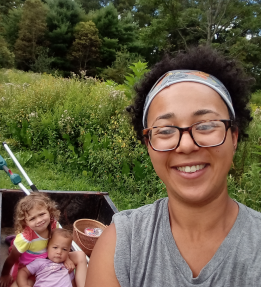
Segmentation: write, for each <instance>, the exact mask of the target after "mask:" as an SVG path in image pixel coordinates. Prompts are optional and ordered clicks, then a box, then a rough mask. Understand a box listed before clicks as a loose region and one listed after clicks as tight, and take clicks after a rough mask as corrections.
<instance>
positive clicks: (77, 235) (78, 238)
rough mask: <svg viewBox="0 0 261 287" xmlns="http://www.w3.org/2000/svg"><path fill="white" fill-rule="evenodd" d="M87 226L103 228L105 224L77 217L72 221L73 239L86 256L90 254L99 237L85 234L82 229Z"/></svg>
mask: <svg viewBox="0 0 261 287" xmlns="http://www.w3.org/2000/svg"><path fill="white" fill-rule="evenodd" d="M87 227H89V228H101V229H102V230H104V229H105V228H106V226H105V225H104V224H102V223H101V222H99V221H96V220H92V219H79V220H76V221H75V222H74V224H73V240H74V242H75V243H76V244H77V245H78V246H79V247H80V248H81V249H82V251H83V252H84V253H85V254H86V255H87V256H90V255H91V253H92V250H93V248H94V245H95V243H96V241H97V240H98V238H99V237H91V236H88V235H86V234H85V233H84V229H85V228H87Z"/></svg>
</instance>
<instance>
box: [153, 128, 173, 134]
mask: <svg viewBox="0 0 261 287" xmlns="http://www.w3.org/2000/svg"><path fill="white" fill-rule="evenodd" d="M175 132H176V129H171V128H162V129H158V130H157V131H156V132H155V134H156V135H157V134H158V135H172V134H174V133H175Z"/></svg>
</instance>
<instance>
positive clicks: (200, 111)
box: [193, 109, 220, 116]
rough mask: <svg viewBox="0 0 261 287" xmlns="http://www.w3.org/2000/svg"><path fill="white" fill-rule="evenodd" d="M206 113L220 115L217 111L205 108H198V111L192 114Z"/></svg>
mask: <svg viewBox="0 0 261 287" xmlns="http://www.w3.org/2000/svg"><path fill="white" fill-rule="evenodd" d="M206 114H215V115H217V116H220V114H219V113H217V112H214V111H212V110H207V109H203V110H198V111H196V112H195V113H194V114H193V116H203V115H206Z"/></svg>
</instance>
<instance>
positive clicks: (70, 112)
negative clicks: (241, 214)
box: [0, 63, 261, 211]
mask: <svg viewBox="0 0 261 287" xmlns="http://www.w3.org/2000/svg"><path fill="white" fill-rule="evenodd" d="M141 70H143V71H145V70H146V66H145V65H144V64H143V66H142V63H140V64H137V65H136V68H135V66H133V69H132V71H133V73H132V74H130V75H129V78H126V81H125V84H123V85H117V84H116V83H114V82H112V81H107V82H102V81H100V80H97V79H96V78H91V77H86V76H85V73H84V72H82V73H81V75H80V76H76V75H74V74H73V75H72V76H71V78H61V77H58V76H51V75H47V74H35V73H30V72H27V73H26V72H21V71H16V70H6V69H2V70H0V92H1V96H0V141H1V142H3V141H6V142H7V143H8V144H9V145H10V147H11V148H12V150H13V151H14V152H15V154H16V156H17V157H18V159H19V161H20V162H21V164H22V165H23V166H24V168H25V169H26V171H27V172H28V174H29V176H30V177H31V179H32V181H33V182H34V183H35V184H36V186H37V187H38V188H39V189H49V190H89V191H91V190H92V191H106V192H109V194H110V197H111V198H112V200H113V201H114V203H115V204H116V206H117V207H118V209H119V210H122V209H128V208H136V207H139V206H141V205H144V204H147V203H151V202H153V201H155V200H156V199H158V198H161V197H164V196H166V189H165V186H164V184H163V183H162V181H161V180H160V179H159V178H158V177H157V175H156V174H155V172H154V170H153V167H152V164H151V162H150V159H149V156H148V154H147V151H146V148H145V147H144V146H143V145H142V144H141V142H139V141H137V140H136V138H135V133H134V131H133V129H132V127H131V125H130V124H129V116H128V113H127V112H126V107H127V106H128V105H130V103H131V94H132V90H131V86H132V84H133V83H134V82H135V81H136V80H137V78H138V77H136V76H137V75H139V77H140V75H141V74H142V72H141ZM139 73H140V74H139ZM128 81H129V82H128ZM132 82H133V83H132ZM128 84H129V85H128ZM260 96H261V95H260V92H256V93H255V94H253V97H252V103H251V105H250V108H251V109H252V111H253V118H254V119H253V121H252V123H251V125H250V127H249V139H248V141H246V142H243V143H240V144H239V147H238V151H237V153H236V156H235V159H234V165H233V166H232V168H231V171H230V174H229V176H228V188H229V193H230V195H231V196H232V197H233V198H235V199H236V200H238V201H240V202H242V203H244V204H246V205H248V206H250V207H252V208H254V209H256V210H259V211H261V179H260V171H261V167H260V163H261V137H260V135H261V109H260V108H259V106H260V104H261V103H260V102H259V100H260ZM0 154H1V155H2V156H3V157H4V158H5V159H7V163H8V165H9V166H10V168H12V169H14V171H16V169H15V167H14V165H13V163H12V161H11V160H10V159H8V156H7V154H6V153H5V151H4V149H3V148H0ZM24 183H25V182H24ZM0 187H1V188H11V187H12V188H13V186H12V184H11V183H10V182H9V179H8V177H6V175H5V174H4V173H3V172H2V173H1V174H0Z"/></svg>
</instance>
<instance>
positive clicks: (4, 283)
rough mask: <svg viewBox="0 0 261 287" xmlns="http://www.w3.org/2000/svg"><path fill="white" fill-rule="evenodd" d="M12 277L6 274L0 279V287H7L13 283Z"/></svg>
mask: <svg viewBox="0 0 261 287" xmlns="http://www.w3.org/2000/svg"><path fill="white" fill-rule="evenodd" d="M13 281H14V279H13V277H12V276H11V275H10V274H8V275H4V276H1V277H0V287H8V286H9V285H11V284H12V283H13Z"/></svg>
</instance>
